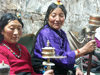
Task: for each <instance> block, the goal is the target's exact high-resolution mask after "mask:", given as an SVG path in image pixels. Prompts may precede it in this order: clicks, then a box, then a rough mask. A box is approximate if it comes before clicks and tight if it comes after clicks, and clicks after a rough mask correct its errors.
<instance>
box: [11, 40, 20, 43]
mask: <svg viewBox="0 0 100 75" xmlns="http://www.w3.org/2000/svg"><path fill="white" fill-rule="evenodd" d="M18 41H19V40H12V41H11V43H17V42H18Z"/></svg>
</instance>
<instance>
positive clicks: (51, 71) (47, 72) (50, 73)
mask: <svg viewBox="0 0 100 75" xmlns="http://www.w3.org/2000/svg"><path fill="white" fill-rule="evenodd" d="M43 75H54V72H53V70H47V71H46V72H45V73H44V74H43Z"/></svg>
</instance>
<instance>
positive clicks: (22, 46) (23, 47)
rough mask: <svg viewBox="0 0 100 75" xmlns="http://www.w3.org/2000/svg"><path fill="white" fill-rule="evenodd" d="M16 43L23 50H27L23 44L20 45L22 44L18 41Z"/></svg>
mask: <svg viewBox="0 0 100 75" xmlns="http://www.w3.org/2000/svg"><path fill="white" fill-rule="evenodd" d="M18 45H19V46H20V47H21V48H22V49H23V50H27V48H26V47H25V46H24V45H22V44H20V43H18Z"/></svg>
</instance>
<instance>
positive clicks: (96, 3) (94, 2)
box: [0, 0, 100, 34]
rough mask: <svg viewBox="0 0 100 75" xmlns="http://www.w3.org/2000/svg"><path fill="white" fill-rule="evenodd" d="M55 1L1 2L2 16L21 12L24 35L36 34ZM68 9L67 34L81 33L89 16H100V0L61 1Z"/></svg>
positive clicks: (0, 11) (3, 0)
mask: <svg viewBox="0 0 100 75" xmlns="http://www.w3.org/2000/svg"><path fill="white" fill-rule="evenodd" d="M54 1H55V0H0V16H1V15H2V14H3V13H6V12H12V13H16V12H20V13H21V15H22V16H21V17H22V19H23V22H24V24H25V26H24V29H23V33H24V34H31V33H34V34H35V33H36V32H37V31H38V30H39V28H40V27H41V26H43V20H44V16H45V12H46V10H47V7H48V6H49V4H51V3H52V2H54ZM61 1H62V3H63V4H64V5H65V7H66V9H67V18H66V21H65V24H64V26H63V27H62V29H63V30H65V32H67V31H68V30H72V31H74V32H78V33H80V31H81V30H82V28H83V27H84V26H86V25H87V24H88V20H89V16H90V15H92V14H100V0H61Z"/></svg>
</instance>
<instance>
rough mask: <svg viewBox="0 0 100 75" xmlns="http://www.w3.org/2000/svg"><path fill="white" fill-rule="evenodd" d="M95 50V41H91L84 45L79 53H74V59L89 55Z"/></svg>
mask: <svg viewBox="0 0 100 75" xmlns="http://www.w3.org/2000/svg"><path fill="white" fill-rule="evenodd" d="M95 48H96V41H95V40H91V41H89V42H88V43H86V44H85V45H84V46H83V47H82V48H80V49H79V52H80V53H79V52H77V51H75V53H76V58H77V57H80V56H82V55H84V54H87V53H90V52H92V51H94V50H95Z"/></svg>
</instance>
